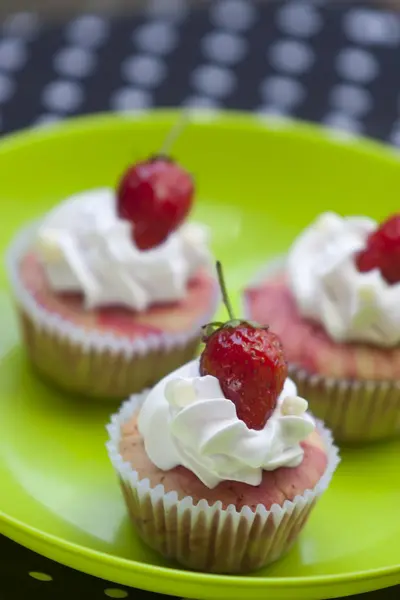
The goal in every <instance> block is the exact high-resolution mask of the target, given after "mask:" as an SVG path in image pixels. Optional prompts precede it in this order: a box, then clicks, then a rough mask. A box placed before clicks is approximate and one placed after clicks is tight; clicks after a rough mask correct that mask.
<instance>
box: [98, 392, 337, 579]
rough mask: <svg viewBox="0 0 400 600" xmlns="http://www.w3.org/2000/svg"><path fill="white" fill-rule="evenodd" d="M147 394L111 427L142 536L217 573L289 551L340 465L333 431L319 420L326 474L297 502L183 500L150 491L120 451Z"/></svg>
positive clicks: (188, 563) (117, 464)
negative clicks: (238, 503)
mask: <svg viewBox="0 0 400 600" xmlns="http://www.w3.org/2000/svg"><path fill="white" fill-rule="evenodd" d="M145 397H146V392H145V393H143V394H141V395H136V396H133V397H131V399H130V400H128V401H127V402H125V403H124V404H123V405H122V407H121V409H120V411H119V413H118V414H116V415H114V416H113V417H112V419H111V423H110V424H109V425H108V426H107V430H108V434H109V441H108V443H107V450H108V454H109V457H110V460H111V462H112V464H113V466H114V469H115V471H116V473H117V475H118V477H119V480H120V483H121V487H122V490H123V494H124V498H125V502H126V505H127V508H128V511H129V514H130V517H131V519H132V522H133V524H134V525H135V526H136V528H137V530H138V532H139V535H140V536H141V537H142V539H143V540H144V541H145V542H146V543H147V544H148V545H150V546H151V547H152V548H154V549H155V550H157V551H158V552H160V553H161V554H163V555H164V556H165V557H167V558H170V559H173V560H176V561H178V562H179V563H180V564H182V565H183V566H185V567H188V568H191V569H194V570H202V571H208V572H216V573H246V572H250V571H253V570H256V569H259V568H261V567H263V566H266V565H268V564H270V563H272V562H274V561H275V560H277V559H279V558H280V557H281V556H283V555H284V554H285V553H286V552H288V551H289V550H290V548H291V547H292V545H293V543H294V542H295V541H296V539H297V536H298V534H299V533H300V531H301V530H302V528H303V526H304V524H305V523H306V521H307V518H308V516H309V513H310V511H311V510H312V508H313V506H314V504H315V502H316V501H317V499H318V498H319V497H320V496H321V494H322V493H323V492H324V491H325V490H326V488H327V487H328V485H329V483H330V481H331V478H332V475H333V473H334V471H335V469H336V467H337V465H338V464H339V462H340V458H339V453H338V449H337V447H336V446H335V445H334V443H333V439H332V436H331V433H330V431H329V430H327V429H326V428H324V426H323V424H322V423H321V422H318V424H317V427H318V431H319V433H320V434H321V436H322V438H323V442H324V445H325V448H326V450H327V455H328V464H327V467H326V470H325V473H324V474H323V476H322V477H321V479H320V480H319V482H318V483H317V485H316V486H315V487H314V488H313V489H309V490H306V491H305V492H304V493H303V494H302V495H298V496H296V497H295V498H294V500H293V501H289V500H287V501H285V502H284V504H283V505H282V506H279V505H278V504H275V505H273V506H272V507H271V509H270V510H267V509H266V508H265V507H264V506H262V505H258V506H257V508H256V509H255V510H252V509H251V508H250V507H247V506H245V507H243V508H242V509H241V510H240V511H238V510H237V509H236V507H235V506H234V505H230V506H229V507H228V508H226V509H224V508H223V507H222V503H221V502H216V503H215V504H214V505H212V506H210V505H209V504H208V503H207V501H205V500H201V501H200V502H198V504H196V505H195V504H194V503H193V499H192V498H191V497H190V496H188V497H186V498H184V499H181V500H179V499H178V494H177V493H176V492H168V493H166V492H165V489H164V486H163V485H161V484H160V485H157V486H156V487H151V484H150V481H149V479H142V480H140V479H139V476H138V473H137V472H136V471H135V469H134V468H133V467H132V466H131V464H130V463H128V462H126V461H124V459H123V458H122V456H121V454H120V452H119V445H120V441H121V426H122V425H123V424H124V423H125V422H127V421H129V420H130V419H131V417H133V415H134V414H135V413H136V412H137V411H138V410H139V409H140V407H141V405H142V402H143V400H144V399H145Z"/></svg>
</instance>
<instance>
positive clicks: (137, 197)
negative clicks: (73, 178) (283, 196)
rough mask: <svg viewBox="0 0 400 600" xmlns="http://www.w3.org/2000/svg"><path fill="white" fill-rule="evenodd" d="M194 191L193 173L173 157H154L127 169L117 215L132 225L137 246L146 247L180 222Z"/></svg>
mask: <svg viewBox="0 0 400 600" xmlns="http://www.w3.org/2000/svg"><path fill="white" fill-rule="evenodd" d="M193 194H194V185H193V179H192V177H191V175H189V173H187V172H186V171H185V170H184V169H183V168H182V167H181V166H179V165H178V164H177V163H175V162H174V161H172V160H171V159H169V158H167V157H164V156H155V157H153V158H150V159H149V160H146V161H143V162H139V163H137V164H135V165H133V166H132V167H130V168H129V169H128V170H127V171H126V173H125V175H124V176H123V178H122V180H121V183H120V185H119V189H118V195H117V209H118V214H119V216H120V217H121V218H123V219H126V220H128V221H131V223H132V224H133V237H134V240H135V243H136V245H137V246H138V248H140V249H141V250H147V249H149V248H152V247H154V246H158V245H159V244H161V243H162V242H163V241H164V240H165V239H166V238H167V237H168V236H169V234H170V233H171V232H173V231H174V230H175V229H177V228H178V227H179V225H181V223H182V222H183V220H184V219H185V218H186V216H187V215H188V213H189V211H190V208H191V206H192V199H193Z"/></svg>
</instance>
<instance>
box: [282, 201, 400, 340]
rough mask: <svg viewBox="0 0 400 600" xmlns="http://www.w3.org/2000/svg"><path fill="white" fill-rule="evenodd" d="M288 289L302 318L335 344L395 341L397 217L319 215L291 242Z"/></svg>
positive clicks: (399, 272)
mask: <svg viewBox="0 0 400 600" xmlns="http://www.w3.org/2000/svg"><path fill="white" fill-rule="evenodd" d="M287 270H288V280H289V286H290V288H291V291H292V293H293V296H294V298H295V300H296V304H297V308H298V310H299V312H300V314H301V315H302V316H303V317H304V318H308V319H311V320H314V321H316V322H318V323H320V324H321V325H322V326H323V327H324V329H325V330H326V332H327V333H328V335H329V336H330V337H331V338H332V339H333V340H335V341H337V342H366V343H371V344H374V345H377V346H386V347H391V346H395V345H397V344H399V343H400V216H396V215H395V216H393V217H390V218H389V219H388V220H387V221H385V222H384V223H383V224H381V225H380V226H378V224H377V223H376V222H375V221H374V220H373V219H369V218H367V217H356V216H351V217H341V216H339V215H337V214H335V213H332V212H326V213H323V214H322V215H320V216H319V217H318V218H317V219H316V220H315V221H314V222H313V223H312V224H311V225H310V226H309V227H308V228H307V229H305V230H304V231H303V232H302V233H301V234H300V235H299V237H298V238H297V239H296V240H295V242H294V243H293V245H292V247H291V249H290V251H289V254H288V260H287Z"/></svg>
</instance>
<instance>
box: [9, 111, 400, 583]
mask: <svg viewBox="0 0 400 600" xmlns="http://www.w3.org/2000/svg"><path fill="white" fill-rule="evenodd" d="M180 112H181V111H180V110H179V109H176V108H174V109H163V108H160V109H157V108H156V109H149V110H144V111H137V112H129V113H110V112H109V113H97V114H94V115H90V116H86V115H82V116H77V117H73V118H67V119H65V120H63V121H61V122H57V123H52V124H50V125H46V126H41V127H32V128H28V129H23V130H20V131H18V132H16V133H9V134H6V135H4V137H3V138H2V143H1V144H0V156H1V155H3V154H5V153H8V152H10V151H13V150H18V149H19V148H23V147H27V146H29V145H31V144H35V143H43V142H47V141H51V140H52V139H54V138H59V137H60V136H63V137H64V136H65V137H69V136H74V135H77V134H85V133H90V132H91V131H99V130H100V131H101V130H109V129H114V128H119V127H121V125H122V124H126V123H127V122H128V123H131V124H134V125H139V126H145V127H149V126H150V127H152V128H155V129H157V128H159V127H160V126H168V125H170V124H171V123H172V122H173V120H174V119H176V118H177V117H178V115H179V114H180ZM190 112H191V119H190V120H191V122H193V124H195V125H197V126H204V127H211V128H213V127H218V128H227V129H232V128H236V129H240V130H258V129H260V128H261V129H265V130H266V131H268V132H270V133H273V134H276V135H280V136H282V135H283V136H288V137H293V136H294V137H297V138H299V139H303V140H305V141H307V140H308V141H311V142H316V143H320V144H324V145H325V144H328V145H333V146H338V145H340V147H341V148H342V150H343V151H344V152H352V153H353V152H355V153H357V154H361V155H367V156H369V157H370V158H373V159H375V160H378V161H380V162H384V163H393V164H395V165H398V166H400V160H399V153H398V151H397V150H396V149H395V148H391V147H390V146H388V145H385V144H383V143H381V142H379V141H375V140H373V139H368V138H365V137H362V136H351V137H347V136H346V137H344V138H343V137H342V136H340V135H339V136H337V135H336V134H334V133H333V134H332V131H329V130H328V129H327V128H324V127H322V126H320V125H318V124H313V123H309V122H306V121H300V120H296V119H290V118H286V117H284V118H282V117H274V116H271V117H269V116H265V115H260V114H257V113H246V112H243V111H234V110H214V109H213V110H207V109H193V110H192V111H190ZM0 524H3V525H5V526H6V528H8V529H11V535H9V534H5V535H6V536H7V537H9V538H11V539H15V538H14V536H13V534H15V536H16V538H18V537H19V535H18V534H21V535H22V536H23V537H26V538H27V539H29V540H30V541H32V544H29V546H30V547H31V548H32V549H34V548H38V547H39V546H40V542H42V543H45V544H46V545H47V547H48V548H49V555H50V556H51V548H56V549H59V550H60V551H62V552H64V553H67V554H69V555H71V556H74V557H75V558H76V559H78V560H79V558H82V559H86V560H90V561H92V562H93V563H96V562H97V563H100V564H102V565H104V567H107V566H112V567H113V568H116V569H117V570H118V569H122V570H124V571H127V572H128V571H130V572H134V573H137V574H138V575H142V576H144V577H149V576H154V575H156V576H158V577H160V578H161V579H162V580H168V581H169V582H171V580H172V581H176V582H177V583H178V582H179V583H188V584H192V585H193V584H195V585H199V586H200V585H201V584H203V586H204V587H207V588H209V587H210V586H212V587H218V588H221V587H225V586H227V587H231V586H235V587H239V588H242V589H250V588H251V589H252V590H255V589H260V588H263V589H267V588H269V589H276V588H281V589H283V588H285V589H287V590H291V589H293V588H301V589H304V588H306V587H308V588H314V587H319V586H321V585H322V584H323V585H328V584H332V585H334V586H338V585H343V584H346V583H352V582H356V581H359V580H362V581H364V582H365V581H366V580H369V581H371V580H374V581H375V580H379V579H385V578H389V577H392V576H396V575H399V583H400V563H399V564H397V565H391V566H389V567H379V568H376V569H368V570H364V571H360V570H358V571H350V572H346V573H339V574H327V575H308V576H304V577H300V576H296V577H276V576H265V577H249V576H242V575H236V576H235V575H218V574H210V573H201V572H196V571H186V570H183V569H179V568H174V567H164V566H160V565H154V564H150V563H143V562H140V561H137V560H134V559H128V558H123V557H118V556H116V555H114V554H108V553H106V552H103V551H98V550H94V549H92V548H89V547H87V546H84V545H81V544H77V543H74V542H71V541H69V540H67V539H66V538H63V537H60V536H57V535H53V534H51V533H47V532H46V531H43V530H41V529H39V528H37V527H33V526H32V525H29V524H28V523H26V522H24V521H22V520H20V519H17V518H15V517H13V516H11V515H9V514H7V513H5V512H4V511H3V510H1V509H0ZM16 541H17V542H18V540H16ZM37 551H38V552H39V553H42V552H41V550H37ZM49 555H48V556H49ZM50 556H49V557H50ZM55 560H57V559H55ZM74 564H75V561H74ZM74 568H78V569H79V566H76V567H74ZM82 570H84V569H82ZM84 571H85V570H84ZM85 572H87V571H85Z"/></svg>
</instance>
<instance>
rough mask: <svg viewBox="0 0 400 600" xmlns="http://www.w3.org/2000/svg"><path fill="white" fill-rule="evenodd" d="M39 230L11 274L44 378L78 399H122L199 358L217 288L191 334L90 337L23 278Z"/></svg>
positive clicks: (25, 238) (12, 250)
mask: <svg viewBox="0 0 400 600" xmlns="http://www.w3.org/2000/svg"><path fill="white" fill-rule="evenodd" d="M38 225H39V222H35V223H33V224H31V225H30V226H28V227H26V228H24V229H23V230H22V231H20V232H19V233H18V234H17V236H16V237H15V238H14V240H13V241H12V243H11V245H10V247H9V249H8V251H7V254H6V268H7V272H8V277H9V281H10V285H11V289H12V293H13V296H14V299H15V302H16V305H17V309H18V313H19V316H20V321H21V328H22V332H23V336H24V340H25V342H26V346H27V350H28V354H29V356H30V358H31V360H32V362H33V364H34V366H35V367H37V369H38V370H39V371H40V372H41V373H42V374H43V375H45V376H46V377H47V378H49V379H51V380H53V381H54V383H57V384H59V385H60V386H61V387H63V388H67V389H69V390H71V391H74V392H77V393H82V394H84V395H88V396H96V397H105V398H110V397H111V398H118V399H122V398H124V397H125V398H126V397H127V396H128V395H129V394H131V393H135V392H139V391H141V390H142V389H144V387H148V386H150V385H153V384H154V383H156V381H158V380H159V379H161V378H162V377H163V376H164V375H166V374H167V373H168V372H170V371H171V370H174V369H175V368H177V367H179V366H180V365H182V364H184V363H185V362H188V361H189V360H190V359H191V358H192V357H193V356H194V355H195V352H196V349H197V346H198V344H199V341H200V335H201V327H202V326H203V325H204V324H206V323H207V322H209V321H210V320H211V319H212V318H213V316H214V314H215V311H216V309H217V307H218V304H219V302H220V293H219V289H218V287H217V285H216V287H215V296H214V298H213V299H212V302H211V303H210V307H209V310H208V311H206V312H205V314H204V315H202V316H201V318H199V319H198V320H197V321H196V323H194V324H193V326H192V327H191V328H190V329H188V330H187V331H185V332H180V333H168V332H167V333H161V334H151V335H148V336H146V337H144V338H138V339H135V340H131V339H129V337H124V336H115V335H113V334H112V333H102V332H97V331H87V330H86V329H84V328H83V327H80V326H79V325H76V324H73V323H71V322H70V321H68V320H66V319H64V318H63V317H62V316H60V315H56V314H54V313H51V312H50V311H48V310H46V309H45V308H44V307H42V306H41V305H40V304H39V303H38V302H37V301H36V300H35V298H34V297H33V296H32V294H31V293H30V291H29V290H28V289H27V288H26V287H25V285H24V283H23V281H22V279H21V277H20V272H19V265H20V262H21V260H22V258H23V256H24V255H25V254H26V252H28V251H29V250H30V249H31V248H32V245H33V240H34V238H35V233H36V231H37V228H38Z"/></svg>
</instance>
